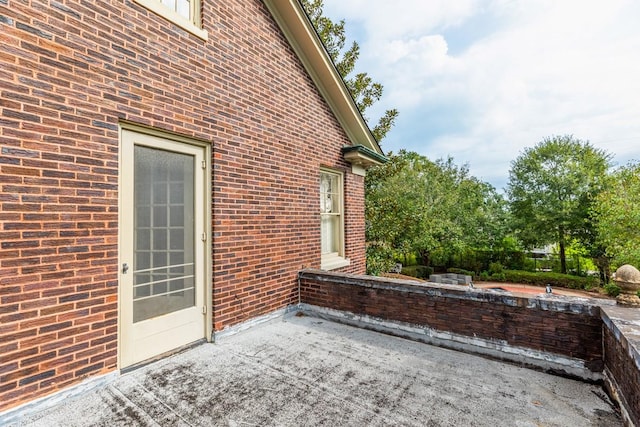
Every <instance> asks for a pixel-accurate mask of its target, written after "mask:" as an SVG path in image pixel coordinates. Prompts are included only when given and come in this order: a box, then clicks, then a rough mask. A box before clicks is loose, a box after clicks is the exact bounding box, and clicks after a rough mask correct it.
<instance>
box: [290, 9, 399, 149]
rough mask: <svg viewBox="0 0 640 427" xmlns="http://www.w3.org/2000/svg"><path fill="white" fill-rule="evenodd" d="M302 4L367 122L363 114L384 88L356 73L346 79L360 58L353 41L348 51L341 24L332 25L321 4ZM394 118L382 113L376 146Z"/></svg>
mask: <svg viewBox="0 0 640 427" xmlns="http://www.w3.org/2000/svg"><path fill="white" fill-rule="evenodd" d="M301 3H302V6H303V7H304V9H305V11H306V12H307V15H308V16H309V19H310V20H311V23H312V24H313V26H314V27H315V28H316V31H317V32H318V35H319V36H320V40H322V42H323V44H324V46H325V48H326V49H327V52H328V53H329V56H330V57H331V60H332V61H333V63H334V65H335V66H336V69H337V70H338V72H339V73H340V76H342V79H343V80H344V82H345V85H346V86H347V89H349V93H350V94H351V96H352V97H353V99H354V101H355V103H356V105H357V106H358V109H359V110H360V113H361V114H362V116H363V117H364V118H365V120H366V121H367V122H369V120H368V119H367V116H366V115H365V111H366V110H367V108H369V107H370V106H371V105H373V104H374V103H375V102H376V101H379V100H380V98H381V97H382V93H383V86H382V85H381V84H380V83H377V82H374V81H373V79H372V78H371V77H369V75H368V74H367V73H357V74H355V75H354V76H352V77H349V75H350V74H351V73H352V72H353V70H354V69H355V66H356V61H357V60H358V58H359V56H360V46H359V45H358V43H357V42H355V41H353V42H352V43H351V45H350V46H349V48H348V49H345V45H346V43H347V39H346V35H345V29H344V20H340V21H339V22H338V23H335V22H333V21H332V20H331V19H329V18H327V17H326V16H324V15H323V10H322V8H323V7H324V1H323V0H302V1H301ZM397 117H398V110H396V109H391V110H387V111H385V113H384V115H383V116H382V117H381V118H380V119H379V120H378V124H377V125H376V126H374V127H373V129H372V130H371V133H372V134H373V136H374V138H375V139H376V141H378V142H379V141H381V140H382V139H383V138H384V137H385V136H386V134H387V132H389V130H390V129H391V128H392V127H393V125H394V123H395V120H396V118H397Z"/></svg>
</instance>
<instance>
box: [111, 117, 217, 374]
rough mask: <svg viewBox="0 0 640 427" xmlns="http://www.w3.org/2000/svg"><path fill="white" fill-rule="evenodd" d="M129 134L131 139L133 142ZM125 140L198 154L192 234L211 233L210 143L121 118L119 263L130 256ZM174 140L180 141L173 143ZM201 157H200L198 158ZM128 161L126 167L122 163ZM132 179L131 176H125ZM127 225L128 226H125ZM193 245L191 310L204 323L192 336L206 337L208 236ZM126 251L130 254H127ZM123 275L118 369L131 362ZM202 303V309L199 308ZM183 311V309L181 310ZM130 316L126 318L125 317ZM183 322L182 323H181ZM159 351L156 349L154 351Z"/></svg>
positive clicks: (208, 326)
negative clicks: (196, 277) (196, 273)
mask: <svg viewBox="0 0 640 427" xmlns="http://www.w3.org/2000/svg"><path fill="white" fill-rule="evenodd" d="M131 138H134V139H135V141H136V142H135V143H134V142H133V140H130V139H131ZM125 141H128V142H126V144H134V145H140V144H141V145H146V146H149V147H152V148H159V147H160V148H162V147H164V148H167V149H169V148H172V149H174V148H176V147H177V148H178V150H176V151H177V152H189V153H191V154H193V155H195V156H196V158H198V161H197V162H196V165H197V166H196V169H195V170H194V173H196V174H200V173H202V179H201V180H200V179H198V180H196V182H199V183H200V185H199V186H196V188H195V189H194V197H195V199H196V202H198V203H197V204H198V205H199V206H198V207H197V211H198V212H201V215H202V223H200V221H198V224H197V229H196V232H195V235H198V236H199V235H204V236H211V235H212V234H211V165H210V163H211V146H210V144H209V143H208V142H206V141H198V140H195V139H191V138H189V137H186V136H182V135H176V134H171V133H168V132H163V131H160V130H157V129H151V128H146V127H142V126H138V125H136V124H132V123H126V122H121V123H120V147H121V150H120V153H119V165H120V173H119V188H120V195H119V198H120V200H119V203H120V205H119V207H120V209H119V233H118V234H119V236H118V248H119V250H118V252H119V265H122V263H123V262H130V260H128V259H125V258H131V256H129V257H126V256H125V255H126V254H125V253H124V252H126V251H125V248H127V247H129V246H131V244H132V243H131V241H130V239H131V236H124V235H123V232H122V230H123V228H122V227H123V221H124V220H125V218H126V215H124V213H125V210H126V209H125V208H124V207H125V206H127V205H131V203H126V202H125V199H124V198H125V193H126V192H125V191H124V188H126V186H127V185H129V186H130V182H128V181H127V173H125V172H127V170H129V169H130V168H131V164H132V162H133V156H132V153H129V154H127V153H125V149H124V147H125ZM176 144H180V145H179V146H177V145H176ZM200 157H202V159H200ZM201 160H203V161H204V164H205V167H204V168H203V169H201V168H200V167H199V165H200V163H201ZM126 165H129V167H126ZM128 178H129V179H132V178H133V177H132V176H129V177H128ZM129 228H130V227H129ZM197 243H198V244H197V245H196V246H195V250H196V253H195V254H194V256H195V257H196V259H198V260H199V262H200V263H201V267H200V268H201V269H203V271H202V272H201V274H202V285H203V288H202V289H201V292H199V293H197V294H196V305H195V310H196V311H197V312H199V313H200V314H199V316H202V321H203V322H205V323H204V325H203V326H204V328H203V329H202V332H203V335H201V336H199V337H196V339H201V338H206V339H207V340H210V337H211V332H212V329H213V326H212V310H211V307H212V300H211V295H212V292H213V291H212V289H211V275H212V267H211V266H212V262H213V261H212V259H211V250H210V249H211V240H210V239H207V240H206V243H204V242H202V243H203V244H202V246H201V245H200V244H199V243H201V242H200V239H197ZM129 255H130V254H129ZM123 280H124V278H123V276H122V275H119V283H118V286H119V289H118V295H119V298H118V300H119V301H118V312H119V313H118V368H119V369H122V368H124V367H126V366H129V365H131V361H130V360H127V358H126V357H123V354H124V346H123V344H124V343H126V342H128V341H129V340H130V339H131V334H130V332H128V331H127V330H126V329H125V328H126V327H127V325H128V324H129V323H131V322H129V321H128V320H127V319H129V318H130V317H131V315H130V314H131V313H128V311H127V310H125V304H123V302H124V301H125V300H126V298H125V295H123V287H122V286H123ZM203 307H204V311H203ZM183 311H184V310H183ZM129 320H130V319H129ZM181 321H182V322H177V323H185V321H184V319H182V318H181ZM185 324H186V323H185ZM137 325H138V327H139V328H143V327H146V326H145V322H139V323H138V324H137ZM158 354H160V353H158Z"/></svg>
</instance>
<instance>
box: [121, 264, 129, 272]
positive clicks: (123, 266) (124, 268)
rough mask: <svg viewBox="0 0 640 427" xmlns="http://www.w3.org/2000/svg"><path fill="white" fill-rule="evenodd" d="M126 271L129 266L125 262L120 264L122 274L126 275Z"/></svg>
mask: <svg viewBox="0 0 640 427" xmlns="http://www.w3.org/2000/svg"><path fill="white" fill-rule="evenodd" d="M127 271H129V264H127V263H126V262H125V263H123V264H122V274H127Z"/></svg>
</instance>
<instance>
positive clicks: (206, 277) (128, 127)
mask: <svg viewBox="0 0 640 427" xmlns="http://www.w3.org/2000/svg"><path fill="white" fill-rule="evenodd" d="M125 131H129V132H134V133H139V134H143V135H148V136H152V137H156V138H162V139H167V140H170V141H174V142H178V143H182V144H188V145H192V146H195V147H199V148H202V149H203V150H204V158H205V163H206V165H205V172H204V174H205V179H204V182H203V190H202V191H203V193H204V194H202V195H201V197H202V200H203V203H202V205H203V209H204V212H203V217H204V218H203V221H204V224H203V228H204V232H205V234H206V245H205V251H204V260H202V264H203V268H204V272H203V281H204V284H203V286H204V306H205V308H206V313H205V315H204V316H203V317H204V322H205V325H204V326H205V327H204V331H205V336H204V338H205V339H206V340H207V341H208V342H211V341H212V336H213V280H212V277H213V254H212V249H213V233H212V223H211V220H212V218H211V208H212V195H211V189H212V179H213V177H212V170H213V167H212V164H211V163H212V155H211V151H212V148H211V143H210V142H209V141H205V140H202V139H197V138H191V137H187V136H184V135H180V134H176V133H172V132H167V131H163V130H158V129H155V128H151V127H148V126H144V125H140V124H138V123H133V122H129V121H120V122H119V123H118V265H117V269H118V369H123V366H122V363H123V362H122V351H123V344H124V340H123V327H124V325H123V322H122V318H123V316H122V310H123V306H122V301H123V298H122V294H123V292H124V287H123V286H121V284H122V274H123V273H122V268H121V266H122V264H123V263H124V262H126V261H125V260H123V259H122V256H123V251H122V247H123V246H122V245H123V236H122V230H121V224H122V219H123V215H124V212H125V209H123V200H124V193H123V191H122V188H124V187H125V186H126V185H131V183H127V182H124V174H123V171H122V164H123V162H122V160H123V159H122V157H123V154H124V150H123V149H122V146H123V138H124V135H123V134H124V132H125ZM194 196H196V197H197V196H198V195H194ZM133 366H135V364H134V365H133ZM130 367H131V366H127V367H126V368H130Z"/></svg>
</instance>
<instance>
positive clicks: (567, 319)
mask: <svg viewBox="0 0 640 427" xmlns="http://www.w3.org/2000/svg"><path fill="white" fill-rule="evenodd" d="M300 277H301V291H300V296H301V301H302V303H305V304H309V305H311V306H316V307H325V308H328V309H331V310H340V311H343V312H346V313H350V314H349V315H348V316H351V315H355V316H362V315H364V316H369V317H371V318H374V319H379V320H382V321H388V320H390V321H393V322H402V323H403V324H406V325H417V326H418V327H428V328H430V329H433V330H435V331H439V332H443V333H453V334H456V335H458V336H466V337H469V338H470V339H471V340H473V339H476V338H479V339H483V340H487V341H492V342H497V343H500V345H499V346H498V348H499V349H500V348H502V349H504V347H505V344H506V346H510V347H513V348H521V349H522V348H525V349H530V350H534V351H539V352H545V353H548V354H555V355H560V356H566V357H569V358H572V359H579V360H582V361H584V365H585V368H586V369H587V370H589V371H592V372H601V371H602V367H603V364H602V357H603V354H602V329H601V325H602V321H601V319H600V316H599V308H598V307H597V306H593V305H586V304H574V303H567V302H563V301H556V302H554V301H551V300H548V301H545V300H540V299H534V298H524V297H514V296H509V295H504V294H498V293H490V292H485V291H467V290H466V288H461V287H460V288H457V287H452V286H444V285H442V286H433V285H415V284H413V285H412V284H409V283H407V282H406V281H397V280H393V279H385V278H373V277H366V276H354V275H344V274H334V273H327V272H320V271H312V270H309V271H304V272H302V273H301V275H300ZM443 345H446V343H443ZM502 354H503V355H504V356H505V358H506V356H507V354H508V352H506V351H503V352H502ZM500 355H501V353H497V354H496V356H498V357H500ZM566 373H568V374H571V373H570V372H566Z"/></svg>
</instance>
